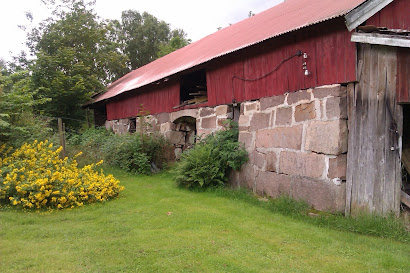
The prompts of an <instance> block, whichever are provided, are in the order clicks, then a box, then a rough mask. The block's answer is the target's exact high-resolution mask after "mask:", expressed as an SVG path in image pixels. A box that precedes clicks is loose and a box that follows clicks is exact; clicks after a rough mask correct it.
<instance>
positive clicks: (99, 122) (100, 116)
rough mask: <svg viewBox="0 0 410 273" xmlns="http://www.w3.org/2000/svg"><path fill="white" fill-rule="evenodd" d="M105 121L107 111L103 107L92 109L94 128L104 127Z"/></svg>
mask: <svg viewBox="0 0 410 273" xmlns="http://www.w3.org/2000/svg"><path fill="white" fill-rule="evenodd" d="M106 120H107V109H106V108H105V105H103V106H101V107H97V108H94V124H95V126H97V127H98V126H104V125H105V121H106Z"/></svg>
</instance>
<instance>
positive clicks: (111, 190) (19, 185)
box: [0, 141, 124, 209]
mask: <svg viewBox="0 0 410 273" xmlns="http://www.w3.org/2000/svg"><path fill="white" fill-rule="evenodd" d="M61 149H62V148H61V147H60V148H59V149H53V144H52V143H48V141H44V142H38V141H34V143H32V144H27V143H26V144H24V145H23V146H21V147H20V148H19V149H17V150H16V151H15V152H13V153H11V152H10V149H9V150H6V148H5V145H3V146H1V147H0V203H1V204H11V205H14V206H21V207H23V208H36V209H40V208H57V209H63V208H73V207H76V206H83V205H84V204H88V203H94V202H102V201H105V200H108V199H110V198H114V197H116V196H118V194H119V193H120V192H121V191H122V190H123V189H124V187H122V186H120V185H119V183H120V182H119V181H118V180H117V179H115V178H114V177H113V176H112V175H105V174H104V173H103V171H102V170H101V172H98V171H96V170H95V168H94V167H95V166H97V165H99V164H101V163H102V161H100V162H98V163H97V164H91V165H87V166H85V167H83V168H79V167H78V164H77V162H76V160H75V158H76V157H77V156H79V155H80V154H81V153H80V154H77V155H76V156H75V157H74V159H68V158H67V157H66V158H65V159H64V160H62V159H60V158H59V154H60V152H61Z"/></svg>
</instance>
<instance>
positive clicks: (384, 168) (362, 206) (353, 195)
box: [346, 44, 402, 215]
mask: <svg viewBox="0 0 410 273" xmlns="http://www.w3.org/2000/svg"><path fill="white" fill-rule="evenodd" d="M395 52H396V49H395V48H393V47H386V46H374V45H365V44H361V45H360V46H359V51H358V58H359V60H360V61H362V63H363V72H362V75H361V78H360V82H359V83H358V84H357V85H356V88H355V89H354V91H355V93H356V94H355V95H353V94H352V91H351V90H349V92H348V99H349V111H348V114H349V152H348V166H347V185H346V186H347V187H346V189H347V191H346V214H349V212H350V213H352V214H358V213H360V212H361V211H367V212H369V213H375V214H379V215H386V214H388V213H390V212H394V213H398V212H399V198H400V183H401V181H400V179H401V172H400V148H399V145H398V139H397V138H398V135H400V134H401V132H402V128H400V126H401V123H402V119H401V116H402V113H401V108H400V106H398V105H397V103H396V99H395V96H396V91H395V88H396V76H397V70H396V67H397V57H396V53H395ZM359 73H360V72H359ZM355 96H356V100H355ZM351 119H352V120H351ZM397 126H398V127H397ZM396 129H397V133H396ZM391 147H393V149H391Z"/></svg>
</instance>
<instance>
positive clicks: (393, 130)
mask: <svg viewBox="0 0 410 273" xmlns="http://www.w3.org/2000/svg"><path fill="white" fill-rule="evenodd" d="M408 14H409V1H407V0H394V1H393V0H367V1H366V0H340V1H334V0H286V1H285V2H283V3H282V4H279V5H277V6H275V7H273V8H271V9H269V10H266V11H264V12H262V13H260V14H257V15H256V16H254V17H250V18H248V19H246V20H244V21H241V22H239V23H237V24H234V25H231V26H229V27H227V28H224V29H222V30H220V31H217V32H215V33H214V34H211V35H209V36H207V37H205V38H203V39H201V40H199V41H197V42H195V43H192V44H190V45H188V46H186V47H184V48H182V49H179V50H177V51H175V52H173V53H171V54H169V55H167V56H164V57H162V58H160V59H158V60H156V61H154V62H152V63H149V64H147V65H145V66H143V67H141V68H139V69H137V70H134V71H132V72H131V73H129V74H127V75H125V76H124V77H122V78H121V79H119V80H117V81H116V82H114V83H113V84H111V85H110V86H108V88H107V89H108V90H107V92H106V93H104V94H102V95H99V96H98V97H96V98H95V99H94V100H93V102H92V103H91V104H89V107H90V108H93V109H94V113H95V121H96V124H97V125H105V126H106V127H107V128H111V129H113V130H114V131H116V132H118V133H124V132H127V131H133V130H135V128H136V127H137V122H138V119H136V117H137V116H141V115H144V116H145V117H146V118H147V119H148V118H149V120H150V123H151V124H152V129H153V130H157V131H160V132H161V133H163V134H165V135H166V136H167V137H168V138H169V139H170V141H171V142H172V143H173V144H174V146H175V154H176V156H178V155H179V154H180V152H182V150H184V149H185V148H186V147H189V146H190V145H191V144H192V141H193V138H192V136H193V135H194V134H197V135H203V134H209V133H212V132H214V131H216V130H219V129H221V128H222V121H224V120H226V119H234V120H237V121H238V122H239V128H240V137H239V138H240V141H241V142H243V143H244V145H245V147H246V149H247V150H248V152H249V154H250V161H249V162H248V163H247V164H246V165H245V166H244V167H243V169H242V170H241V171H240V172H238V173H234V174H233V175H232V177H231V183H233V184H235V185H237V186H246V187H249V188H252V189H253V190H254V191H255V192H257V193H258V194H264V195H268V196H271V197H277V196H279V195H282V194H286V195H290V196H292V197H293V198H296V199H303V200H306V201H307V202H309V203H310V204H311V205H312V206H314V207H315V208H317V209H319V210H330V211H345V212H346V213H350V212H353V213H356V212H359V211H361V210H367V211H370V212H375V213H379V214H386V213H388V212H391V211H393V212H395V213H398V211H399V206H400V193H401V190H400V188H401V185H402V181H401V167H400V166H401V161H402V157H403V158H404V157H405V151H406V149H407V147H408V146H409V145H410V137H409V132H408V129H407V130H406V129H405V130H403V126H404V127H405V128H407V127H410V125H409V124H408V123H410V122H409V109H408V106H407V105H406V104H405V103H408V102H410V98H409V97H410V91H409V77H408V71H409V58H410V57H409V47H410V43H409V41H410V40H409V29H410V27H409V25H410V17H409V16H408ZM147 113H149V115H147ZM402 155H403V156H402ZM404 186H406V185H404ZM402 194H404V195H403V196H404V197H406V193H405V192H404V191H403V192H402Z"/></svg>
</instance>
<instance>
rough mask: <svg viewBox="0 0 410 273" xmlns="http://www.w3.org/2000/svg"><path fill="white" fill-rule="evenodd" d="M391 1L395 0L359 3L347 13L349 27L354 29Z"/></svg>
mask: <svg viewBox="0 0 410 273" xmlns="http://www.w3.org/2000/svg"><path fill="white" fill-rule="evenodd" d="M391 2H393V0H369V1H366V2H364V3H363V4H361V5H359V6H358V7H356V8H355V9H353V10H351V11H350V12H349V13H348V14H346V16H345V20H346V27H347V29H348V30H349V31H352V30H353V29H355V28H356V27H358V26H360V25H361V24H362V23H363V22H364V21H366V20H367V19H369V18H370V17H372V16H373V15H375V14H376V13H377V12H379V11H380V10H382V9H383V8H384V7H385V6H387V5H388V4H390V3H391Z"/></svg>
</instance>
